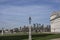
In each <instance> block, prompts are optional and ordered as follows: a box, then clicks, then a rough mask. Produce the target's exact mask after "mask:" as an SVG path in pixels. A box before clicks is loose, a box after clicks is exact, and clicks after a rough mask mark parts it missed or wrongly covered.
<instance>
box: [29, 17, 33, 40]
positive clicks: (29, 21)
mask: <svg viewBox="0 0 60 40" xmlns="http://www.w3.org/2000/svg"><path fill="white" fill-rule="evenodd" d="M29 40H32V39H31V17H29Z"/></svg>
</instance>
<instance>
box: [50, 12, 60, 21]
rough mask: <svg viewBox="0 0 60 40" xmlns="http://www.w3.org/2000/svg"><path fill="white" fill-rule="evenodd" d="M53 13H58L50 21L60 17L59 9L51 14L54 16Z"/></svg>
mask: <svg viewBox="0 0 60 40" xmlns="http://www.w3.org/2000/svg"><path fill="white" fill-rule="evenodd" d="M53 15H56V17H55V18H54V19H51V20H50V21H52V20H55V19H57V18H60V11H58V12H52V14H51V16H53ZM51 16H50V17H51Z"/></svg>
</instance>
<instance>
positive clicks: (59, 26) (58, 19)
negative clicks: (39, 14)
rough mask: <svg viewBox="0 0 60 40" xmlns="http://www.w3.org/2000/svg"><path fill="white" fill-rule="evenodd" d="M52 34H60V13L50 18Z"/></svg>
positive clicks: (55, 13)
mask: <svg viewBox="0 0 60 40" xmlns="http://www.w3.org/2000/svg"><path fill="white" fill-rule="evenodd" d="M50 22H51V32H60V12H53V13H52V14H51V16H50Z"/></svg>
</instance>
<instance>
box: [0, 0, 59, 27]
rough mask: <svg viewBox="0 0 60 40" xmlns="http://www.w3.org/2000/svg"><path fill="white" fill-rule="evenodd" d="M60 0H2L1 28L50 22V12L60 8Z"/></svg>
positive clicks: (0, 4) (0, 2)
mask: <svg viewBox="0 0 60 40" xmlns="http://www.w3.org/2000/svg"><path fill="white" fill-rule="evenodd" d="M59 4H60V0H0V28H2V27H5V28H12V27H20V26H22V25H28V22H29V21H28V18H29V16H31V18H32V24H33V23H41V24H50V19H49V18H50V14H51V13H52V12H53V11H58V10H60V5H59Z"/></svg>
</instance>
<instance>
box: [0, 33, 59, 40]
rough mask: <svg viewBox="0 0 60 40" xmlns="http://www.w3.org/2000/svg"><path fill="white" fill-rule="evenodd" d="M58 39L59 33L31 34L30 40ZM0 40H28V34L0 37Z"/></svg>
mask: <svg viewBox="0 0 60 40" xmlns="http://www.w3.org/2000/svg"><path fill="white" fill-rule="evenodd" d="M55 38H60V33H57V34H55V33H32V40H52V39H55ZM0 40H28V33H15V34H4V35H0Z"/></svg>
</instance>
